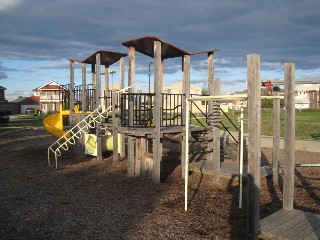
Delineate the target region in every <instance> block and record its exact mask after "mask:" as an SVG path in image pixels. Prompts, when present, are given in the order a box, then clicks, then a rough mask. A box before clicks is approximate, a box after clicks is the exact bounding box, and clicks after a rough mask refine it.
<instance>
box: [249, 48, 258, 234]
mask: <svg viewBox="0 0 320 240" xmlns="http://www.w3.org/2000/svg"><path fill="white" fill-rule="evenodd" d="M247 71H248V73H247V74H248V76H247V83H248V126H250V127H249V129H248V177H247V179H248V206H247V230H248V231H247V232H248V236H247V237H248V239H257V236H256V229H258V227H259V220H260V162H261V89H260V85H261V83H260V55H258V54H251V55H247Z"/></svg>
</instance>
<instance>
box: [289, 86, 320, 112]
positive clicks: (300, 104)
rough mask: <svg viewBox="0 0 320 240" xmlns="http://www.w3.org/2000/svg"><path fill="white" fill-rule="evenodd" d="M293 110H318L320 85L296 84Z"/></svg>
mask: <svg viewBox="0 0 320 240" xmlns="http://www.w3.org/2000/svg"><path fill="white" fill-rule="evenodd" d="M295 92H296V103H295V108H297V109H307V108H316V109H318V108H319V96H320V94H319V92H320V84H297V85H296V89H295Z"/></svg>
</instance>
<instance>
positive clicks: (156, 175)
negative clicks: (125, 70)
mask: <svg viewBox="0 0 320 240" xmlns="http://www.w3.org/2000/svg"><path fill="white" fill-rule="evenodd" d="M161 69H162V68H161V42H159V41H155V42H154V90H155V97H154V112H153V114H154V117H155V118H154V122H155V127H154V140H153V182H154V183H160V171H161V163H160V162H161V160H162V152H160V149H159V148H160V138H161V132H160V129H161V113H162V111H161V105H162V96H161V89H162V77H161V76H162V75H161Z"/></svg>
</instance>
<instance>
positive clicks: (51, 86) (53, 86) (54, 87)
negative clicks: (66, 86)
mask: <svg viewBox="0 0 320 240" xmlns="http://www.w3.org/2000/svg"><path fill="white" fill-rule="evenodd" d="M61 87H62V86H61V85H60V84H59V83H57V82H55V81H50V82H48V83H46V84H44V85H42V86H40V87H37V88H35V89H33V90H32V91H34V92H35V91H37V90H59V89H60V88H61Z"/></svg>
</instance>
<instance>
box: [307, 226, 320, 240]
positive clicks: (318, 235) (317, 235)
mask: <svg viewBox="0 0 320 240" xmlns="http://www.w3.org/2000/svg"><path fill="white" fill-rule="evenodd" d="M304 239H308V240H319V239H320V226H319V227H318V228H317V229H315V230H314V231H313V232H312V233H310V234H309V235H308V236H306V237H305V238H304Z"/></svg>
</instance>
